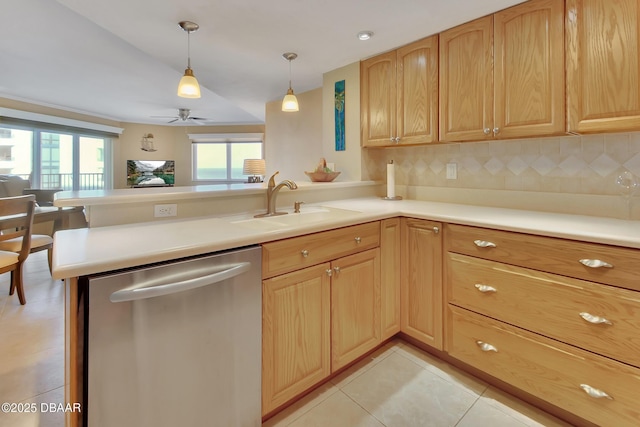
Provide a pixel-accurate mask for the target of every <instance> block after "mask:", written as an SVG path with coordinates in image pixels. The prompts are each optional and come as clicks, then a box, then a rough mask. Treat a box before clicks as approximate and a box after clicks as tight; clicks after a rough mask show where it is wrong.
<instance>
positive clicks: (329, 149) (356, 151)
mask: <svg viewBox="0 0 640 427" xmlns="http://www.w3.org/2000/svg"><path fill="white" fill-rule="evenodd" d="M340 80H344V81H345V118H344V120H345V148H346V150H345V151H336V150H335V117H334V91H335V83H336V82H338V81H340ZM322 131H323V132H322V152H323V156H324V157H325V158H326V159H327V162H331V163H335V165H336V170H338V171H340V172H341V174H340V176H339V178H340V180H341V181H360V180H361V179H362V162H361V158H362V150H361V149H360V63H359V62H355V63H353V64H350V65H347V66H345V67H342V68H338V69H337V70H333V71H329V72H328V73H325V74H324V75H323V84H322Z"/></svg>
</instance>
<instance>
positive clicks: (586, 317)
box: [580, 311, 613, 325]
mask: <svg viewBox="0 0 640 427" xmlns="http://www.w3.org/2000/svg"><path fill="white" fill-rule="evenodd" d="M580 317H582V318H583V319H584V320H586V321H587V322H589V323H593V324H596V325H599V324H602V323H604V324H605V325H613V323H611V320H608V319H606V318H604V317H600V316H594V315H593V314H590V313H587V312H586V311H583V312H582V313H580Z"/></svg>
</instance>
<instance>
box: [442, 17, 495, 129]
mask: <svg viewBox="0 0 640 427" xmlns="http://www.w3.org/2000/svg"><path fill="white" fill-rule="evenodd" d="M492 48H493V17H492V16H487V17H484V18H480V19H476V20H475V21H471V22H469V23H467V24H464V25H460V26H458V27H455V28H452V29H450V30H447V31H444V32H442V33H440V91H439V93H440V140H441V141H473V140H475V141H477V140H482V139H486V138H489V137H491V138H492V137H493V133H491V131H492V128H493V72H492V67H493V61H492ZM485 131H486V133H485Z"/></svg>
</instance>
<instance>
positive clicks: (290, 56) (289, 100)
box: [282, 52, 298, 112]
mask: <svg viewBox="0 0 640 427" xmlns="http://www.w3.org/2000/svg"><path fill="white" fill-rule="evenodd" d="M282 57H283V58H284V59H286V60H287V61H289V90H287V94H286V95H285V96H284V99H283V100H282V111H287V112H294V111H298V98H296V96H295V95H294V94H293V89H291V61H293V60H294V59H296V58H297V57H298V55H297V54H295V53H293V52H287V53H283V54H282Z"/></svg>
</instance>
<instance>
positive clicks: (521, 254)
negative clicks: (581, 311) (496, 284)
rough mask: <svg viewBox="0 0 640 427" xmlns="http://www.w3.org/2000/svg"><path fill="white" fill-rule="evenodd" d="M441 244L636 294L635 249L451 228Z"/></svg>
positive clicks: (639, 279) (638, 255)
mask: <svg viewBox="0 0 640 427" xmlns="http://www.w3.org/2000/svg"><path fill="white" fill-rule="evenodd" d="M445 242H446V243H445V245H446V246H445V247H446V248H447V250H448V251H451V252H457V253H461V254H466V255H471V256H475V257H479V258H485V259H490V260H494V261H499V262H504V263H507V264H513V265H519V266H522V267H527V268H532V269H535V270H541V271H547V272H550V273H557V274H561V275H563V276H570V277H576V278H579V279H585V280H590V281H592V282H599V283H606V284H610V285H613V286H619V287H623V288H629V289H633V290H637V291H640V250H638V249H631V248H622V247H617V246H608V245H602V244H597V243H587V242H580V241H575V240H566V239H558V238H553V237H542V236H534V235H530V234H522V233H513V232H509V231H498V230H491V229H486V228H477V227H468V226H462V225H451V224H448V225H447V226H446V232H445ZM581 260H583V262H584V263H585V264H591V266H588V265H584V264H582V263H581ZM598 261H601V262H604V263H607V264H608V265H609V266H603V265H602V263H601V262H598Z"/></svg>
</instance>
